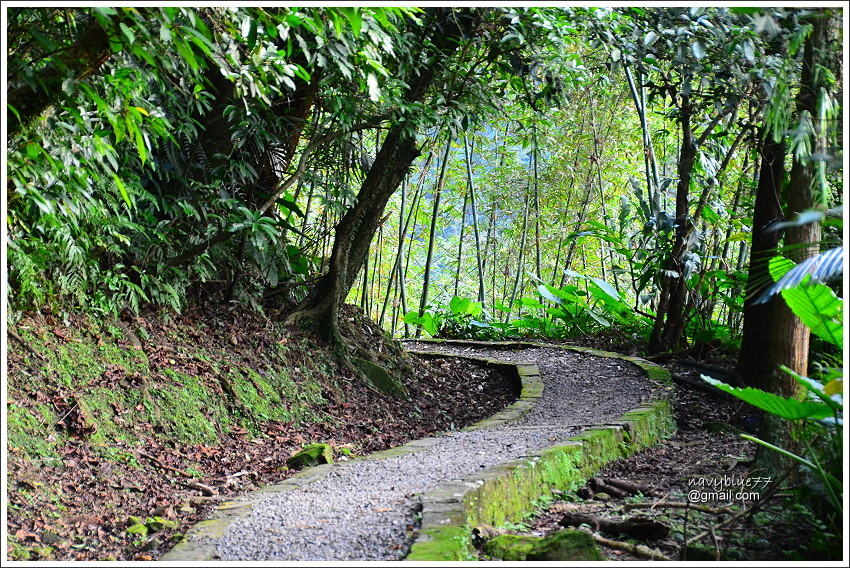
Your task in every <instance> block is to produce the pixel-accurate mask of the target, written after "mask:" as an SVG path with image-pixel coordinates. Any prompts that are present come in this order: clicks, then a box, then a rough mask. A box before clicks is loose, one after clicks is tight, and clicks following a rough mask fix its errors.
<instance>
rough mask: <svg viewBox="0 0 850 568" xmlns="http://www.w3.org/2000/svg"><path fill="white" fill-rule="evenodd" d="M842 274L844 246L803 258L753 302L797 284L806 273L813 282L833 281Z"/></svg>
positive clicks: (759, 301) (762, 300) (765, 298)
mask: <svg viewBox="0 0 850 568" xmlns="http://www.w3.org/2000/svg"><path fill="white" fill-rule="evenodd" d="M843 274H844V248H843V247H838V248H834V249H829V250H828V251H825V252H823V253H821V254H819V255H817V256H813V257H811V258H808V259H806V260H804V261H803V262H801V263H800V264H798V265H796V266H795V267H794V268H792V269H791V270H789V271H788V272H786V273H785V274H784V275H783V276H782V277H781V278H780V279H779V280H777V281H776V282H775V283H774V284H773V285H772V286H770V288H768V289H767V290H765V291H764V292H763V293H762V295H761V296H759V298H758V299H757V300H756V301H755V302H754V303H756V304H762V303H764V302H767V301H768V300H769V299H770V298H771V296H774V295H776V294H778V293H780V292H781V291H782V290H787V289H789V288H794V287H795V286H798V285H799V284H800V283H802V282H803V279H804V278H805V277H806V276H807V275H810V276H811V279H810V280H809V282H810V283H812V284H814V283H815V282H824V283H829V282H833V281H835V280H837V279H839V278H841V276H842V275H843Z"/></svg>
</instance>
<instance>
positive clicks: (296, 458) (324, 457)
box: [286, 444, 334, 469]
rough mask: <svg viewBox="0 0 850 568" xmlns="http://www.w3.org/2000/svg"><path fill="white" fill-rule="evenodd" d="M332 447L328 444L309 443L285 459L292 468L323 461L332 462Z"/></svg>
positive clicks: (310, 465) (308, 465)
mask: <svg viewBox="0 0 850 568" xmlns="http://www.w3.org/2000/svg"><path fill="white" fill-rule="evenodd" d="M333 461H334V458H333V449H332V448H331V447H330V445H328V444H310V445H309V446H305V447H304V449H302V450H301V451H299V452H297V453H296V454H295V455H293V456H292V457H291V458H289V459H288V460H286V465H287V466H289V467H291V468H293V469H300V468H302V467H312V466H315V465H319V464H323V463H333Z"/></svg>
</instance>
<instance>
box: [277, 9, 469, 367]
mask: <svg viewBox="0 0 850 568" xmlns="http://www.w3.org/2000/svg"><path fill="white" fill-rule="evenodd" d="M476 14H478V13H477V12H475V11H470V12H467V14H466V15H467V16H468V17H464V18H458V17H457V16H458V14H457V12H456V11H455V9H453V8H426V9H425V18H424V19H425V20H426V23H425V25H424V26H423V36H422V38H421V42H422V46H423V52H425V53H423V54H422V55H423V57H422V58H421V60H422V61H423V64H422V67H420V68H418V69H412V70H411V72H410V74H409V75H408V77H407V79H408V84H409V87H408V91H407V93H406V96H405V100H406V102H407V103H417V102H420V101H421V100H422V99H423V97H424V96H425V93H426V91H427V90H428V89H429V88H430V87H431V85H432V83H433V81H434V77H435V75H434V72H435V70H437V69H442V66H443V62H444V60H445V58H447V57H449V56H451V54H452V53H453V52H455V51H456V50H457V49H458V47H459V45H460V44H461V41H462V39H463V38H464V37H466V36H467V35H468V34H469V35H471V34H472V32H473V29H474V28H475V27H476V26H477V25H478V22H479V19H480V16H478V15H476ZM426 54H427V55H428V57H425V55H426ZM419 154H420V152H419V148H418V147H417V144H416V134H415V132H414V131H412V130H411V128H410V126H409V123H408V122H398V123H395V124H393V125H392V126H391V127H390V128H389V130H388V132H387V135H386V137H385V138H384V141H383V144H382V145H381V149H380V150H379V151H378V155H377V156H376V158H375V161H374V163H373V164H372V167H371V168H370V169H369V173H368V174H367V175H366V179H365V180H363V183H362V185H361V186H360V191H359V192H358V194H357V199H356V202H355V204H354V206H353V207H352V208H351V209H349V210H348V211H346V213H345V214H344V215H343V216H342V219H340V221H339V224H337V226H336V232H335V238H334V244H333V250H332V252H331V256H330V260H329V266H328V271H327V272H326V273H325V274H324V275H323V276H322V277H321V278H320V279H319V282H318V283H317V285H316V287H315V288H314V289H313V290H311V292H310V293H309V294H308V296H307V297H306V298H305V299H304V301H302V302H301V303H300V304H299V305H298V307H297V308H296V309H295V310H294V311H293V312H292V313H291V314H290V315H289V317H288V318H287V320H286V323H288V324H290V325H291V324H294V323H297V322H301V321H304V322H309V325H310V327H312V330H313V331H314V332H315V333H316V334H317V335H318V336H319V337H321V338H322V339H324V340H326V341H328V342H329V343H330V344H331V346H332V348H334V349H335V351H336V353H337V358H338V360H339V361H340V362H341V363H343V364H348V356H347V353H345V350H344V349H343V347H344V342H343V340H342V334H341V332H340V329H339V317H338V316H339V310H340V308H341V306H342V303H343V302H344V301H345V297H346V296H347V295H348V292H349V290H350V289H351V286H352V284H353V283H354V279H355V277H356V275H357V273H358V271H359V269H360V267H361V266H362V265H363V262H364V260H365V258H366V251H367V250H368V248H369V244H370V243H371V241H372V237H373V236H374V235H375V231H376V230H377V228H378V225H379V224H380V220H381V218H382V217H383V213H384V208H385V207H386V204H387V201H388V200H389V198H390V197H391V196H392V194H393V193H395V190H396V189H397V188H398V186H399V185H400V184H401V182H402V180H403V179H404V177H405V176H406V175H407V172H408V169H409V168H410V166H411V164H412V163H413V160H415V159H416V157H417V156H419ZM348 366H350V365H348Z"/></svg>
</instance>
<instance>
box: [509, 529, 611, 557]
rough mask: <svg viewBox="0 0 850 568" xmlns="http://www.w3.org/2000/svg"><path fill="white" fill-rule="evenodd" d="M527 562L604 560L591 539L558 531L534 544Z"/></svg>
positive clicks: (573, 533)
mask: <svg viewBox="0 0 850 568" xmlns="http://www.w3.org/2000/svg"><path fill="white" fill-rule="evenodd" d="M525 559H526V560H529V561H539V560H548V561H557V562H569V561H573V562H576V561H588V560H605V558H604V557H603V556H602V553H601V552H599V547H597V546H596V542H594V540H593V537H591V536H590V535H589V534H587V533H585V532H582V531H576V530H560V531H555V532H553V533H550V534H548V535H547V536H545V537H544V538H542V539H540V540H539V541H538V542H536V543H535V544H534V545H533V546H532V547H531V550H529V551H528V554H527V555H526V557H525Z"/></svg>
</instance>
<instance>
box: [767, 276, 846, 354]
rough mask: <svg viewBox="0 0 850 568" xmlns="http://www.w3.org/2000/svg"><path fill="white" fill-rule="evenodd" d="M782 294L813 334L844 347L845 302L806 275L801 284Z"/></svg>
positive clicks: (824, 285)
mask: <svg viewBox="0 0 850 568" xmlns="http://www.w3.org/2000/svg"><path fill="white" fill-rule="evenodd" d="M782 297H783V298H785V302H786V303H787V304H788V307H789V308H791V311H793V312H794V313H795V314H796V315H797V317H799V318H800V319H801V320H802V321H803V323H804V324H806V326H807V327H808V328H809V329H811V330H812V333H814V334H815V335H817V336H818V337H820V338H821V339H824V340H826V341H828V342H830V343H831V344H833V345H836V346H838V347H839V348H842V349H843V347H844V322H843V321H842V318H843V316H842V311H843V307H844V301H843V300H842V299H841V298H839V297H837V296H836V295H835V293H834V292H833V291H832V290H831V289H830V288H829V286H827V285H826V284H821V283H820V282H818V283H815V284H811V283H810V278H806V280H804V281H803V282H802V283H801V284H800V285H799V286H796V287H794V288H788V289H787V290H782Z"/></svg>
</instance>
